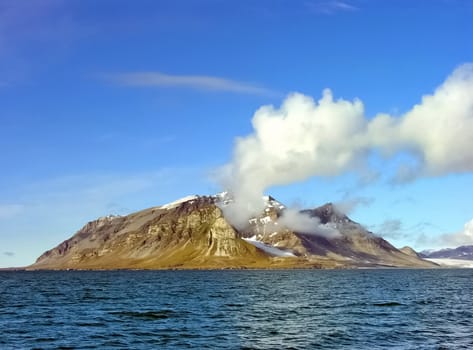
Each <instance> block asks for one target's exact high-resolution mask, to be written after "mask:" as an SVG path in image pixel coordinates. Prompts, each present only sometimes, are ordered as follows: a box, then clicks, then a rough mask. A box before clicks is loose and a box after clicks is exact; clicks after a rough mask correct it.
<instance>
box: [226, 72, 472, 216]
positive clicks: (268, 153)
mask: <svg viewBox="0 0 473 350" xmlns="http://www.w3.org/2000/svg"><path fill="white" fill-rule="evenodd" d="M252 124H253V129H254V132H253V133H252V134H250V135H248V136H246V137H241V138H238V139H237V140H236V145H235V149H234V154H233V160H232V162H231V163H230V164H227V165H226V166H225V167H223V168H222V170H221V178H222V184H223V186H224V187H225V188H227V189H230V191H232V192H233V193H234V196H235V203H234V204H233V205H234V207H235V208H234V210H233V211H234V212H238V213H239V214H238V215H239V218H238V220H243V218H244V216H245V215H244V214H243V213H245V214H247V215H246V216H251V215H254V214H255V213H257V212H258V211H259V210H261V209H262V206H263V203H262V201H261V197H262V195H263V193H264V191H265V190H266V189H267V188H269V187H271V186H275V185H285V184H290V183H294V182H297V181H303V180H306V179H308V178H310V177H313V176H337V175H340V174H343V173H345V172H347V171H357V172H360V173H361V174H366V173H368V174H369V173H372V172H373V169H369V168H368V162H367V156H368V155H369V154H370V152H372V151H377V152H379V153H380V154H382V155H383V156H384V157H385V158H390V157H392V156H395V155H398V154H407V155H408V157H407V158H409V157H410V158H415V159H416V160H417V161H416V162H414V163H412V161H410V162H407V163H401V165H400V166H401V168H400V170H399V171H398V175H397V176H398V178H400V176H401V175H402V176H403V177H404V179H406V178H409V179H415V178H416V177H420V176H439V175H444V174H449V173H462V172H472V171H473V147H471V142H472V137H473V136H472V135H473V64H466V65H463V66H461V67H459V68H458V69H457V70H455V71H454V72H453V74H452V75H451V76H450V77H449V78H448V79H447V80H446V81H445V82H444V83H443V84H442V85H441V86H440V87H439V88H437V89H436V90H435V92H434V93H433V94H432V95H426V96H424V97H423V98H422V101H421V103H419V104H418V105H416V106H414V107H413V108H412V109H411V110H410V111H408V112H407V113H406V114H404V115H403V116H400V117H394V116H390V115H388V114H379V115H377V116H376V117H375V118H373V119H371V120H370V119H368V118H367V117H366V116H365V114H364V106H363V103H362V102H361V101H360V100H354V101H347V100H343V99H338V100H334V98H333V96H332V93H331V91H330V90H328V89H327V90H325V91H324V92H323V95H322V98H321V99H320V100H319V101H314V99H313V98H311V97H309V96H305V95H302V94H299V93H293V94H290V95H289V96H288V97H287V98H286V99H285V101H284V102H283V103H282V105H281V106H280V107H279V108H275V107H274V106H263V107H261V108H259V109H258V110H257V111H256V112H255V114H254V116H253V119H252ZM412 164H414V166H413V165H412Z"/></svg>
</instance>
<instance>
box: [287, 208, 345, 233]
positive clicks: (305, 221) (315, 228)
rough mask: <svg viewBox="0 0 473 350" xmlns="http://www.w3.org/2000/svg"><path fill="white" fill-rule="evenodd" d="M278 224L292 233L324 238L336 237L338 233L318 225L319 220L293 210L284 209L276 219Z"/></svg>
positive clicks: (331, 228)
mask: <svg viewBox="0 0 473 350" xmlns="http://www.w3.org/2000/svg"><path fill="white" fill-rule="evenodd" d="M278 223H279V224H280V225H282V226H284V227H286V228H288V229H290V230H292V231H296V232H301V233H308V234H313V235H317V236H324V237H336V236H339V235H340V232H339V231H338V230H337V229H335V228H333V227H330V226H327V225H323V224H321V223H320V220H319V218H317V217H311V216H309V215H308V214H305V213H301V212H300V211H298V210H295V209H286V210H285V211H284V212H283V214H282V216H281V217H280V218H279V219H278Z"/></svg>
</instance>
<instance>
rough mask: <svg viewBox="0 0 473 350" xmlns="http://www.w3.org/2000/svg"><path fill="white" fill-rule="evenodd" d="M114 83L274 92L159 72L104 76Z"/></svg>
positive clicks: (233, 82) (205, 77) (221, 80)
mask: <svg viewBox="0 0 473 350" xmlns="http://www.w3.org/2000/svg"><path fill="white" fill-rule="evenodd" d="M106 78H107V79H108V80H110V81H112V82H114V83H117V84H119V85H124V86H141V87H184V88H191V89H195V90H212V91H224V92H232V93H241V94H252V95H274V94H275V92H274V91H272V90H270V89H267V88H265V87H262V86H258V85H256V84H253V83H248V82H241V81H236V80H231V79H226V78H221V77H215V76H208V75H171V74H164V73H161V72H131V73H117V74H109V75H106Z"/></svg>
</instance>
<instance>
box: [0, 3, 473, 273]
mask: <svg viewBox="0 0 473 350" xmlns="http://www.w3.org/2000/svg"><path fill="white" fill-rule="evenodd" d="M471 18H473V3H472V2H470V1H468V0H428V1H427V0H425V1H422V0H417V1H407V0H406V1H404V0H392V1H390V0H386V1H377V0H376V1H375V0H346V1H345V0H344V1H334V0H327V1H319V0H305V1H283V0H272V1H269V0H268V1H264V0H259V1H217V0H202V1H190V0H189V1H135V2H130V1H117V0H114V1H105V0H103V1H91V0H90V1H89V0H80V1H79V0H70V1H61V0H40V1H33V2H27V1H15V0H1V1H0V123H1V124H0V125H1V126H0V147H1V149H2V151H1V152H0V164H2V167H1V169H2V171H1V172H0V267H5V266H21V265H26V264H30V263H32V262H34V260H35V259H36V258H37V257H38V256H39V255H40V254H41V253H42V252H43V251H45V250H46V249H49V248H52V247H53V246H55V245H57V244H58V243H60V242H61V241H63V240H65V239H67V238H68V237H70V236H71V235H72V234H73V233H74V232H75V231H77V230H78V229H79V228H80V227H81V226H83V224H85V223H86V222H87V221H89V220H92V219H95V218H97V217H99V216H103V215H107V214H109V213H115V214H127V213H130V212H132V211H135V210H138V209H142V208H146V207H149V206H155V205H160V204H163V203H166V202H169V201H172V200H174V199H176V198H179V197H183V196H186V195H188V194H212V193H214V192H216V191H219V190H220V188H219V185H218V184H217V183H215V181H213V180H212V178H213V175H212V174H214V172H215V169H216V168H219V167H220V166H222V165H223V164H226V163H228V162H230V161H231V159H232V154H233V148H234V145H235V139H236V137H244V136H246V135H249V134H252V133H253V128H252V123H251V120H252V117H253V114H254V113H255V111H256V110H257V109H258V108H259V107H260V106H262V105H270V104H272V105H274V106H276V108H277V107H278V106H280V105H281V103H282V102H283V100H284V99H285V98H286V96H287V95H288V94H289V93H291V92H299V93H302V94H304V95H306V96H311V97H312V98H313V99H315V100H319V99H320V97H321V95H322V91H323V89H325V88H330V89H331V90H332V93H333V95H334V98H335V99H339V98H343V99H345V100H348V101H352V100H354V99H360V100H361V101H363V104H364V109H365V115H366V118H367V120H370V119H371V118H374V117H375V116H376V115H377V114H378V113H388V114H390V115H392V116H402V115H403V114H404V113H406V112H407V111H409V110H411V109H412V107H413V106H414V105H415V104H418V103H420V102H421V100H422V96H424V95H426V94H433V93H434V91H435V89H436V88H437V87H439V86H440V85H441V84H443V82H444V81H445V80H446V79H447V77H448V76H450V75H451V74H452V72H453V71H454V70H455V69H457V68H458V67H460V66H461V65H462V64H465V63H470V62H473V41H472V40H471V38H472V37H473V25H472V24H471ZM467 96H471V94H470V95H467ZM470 117H472V116H471V112H470ZM472 118H473V117H472ZM425 128H427V129H428V128H429V125H425ZM419 132H420V133H422V132H423V131H422V130H419ZM472 140H473V134H472ZM440 142H441V140H440ZM400 158H402V154H401V155H398V156H397V158H396V157H394V158H391V159H390V160H389V161H384V160H380V159H379V157H377V156H372V157H370V158H369V161H370V162H373V163H374V164H375V166H374V168H375V169H376V171H377V176H376V178H373V179H370V180H369V181H362V180H360V176H359V174H357V173H356V172H352V171H346V172H343V173H340V174H337V176H314V177H311V178H309V179H306V180H304V181H297V182H296V183H293V184H286V185H284V186H271V187H270V188H268V189H266V192H267V193H271V194H272V195H274V196H276V197H277V198H278V199H280V200H281V201H283V202H286V203H288V204H294V203H295V204H299V205H304V206H316V205H321V204H323V203H325V202H328V201H332V202H338V203H344V204H346V205H349V207H350V216H351V217H352V218H353V219H355V220H356V221H359V222H361V223H363V224H365V225H367V226H368V227H369V228H370V229H372V230H373V231H374V232H377V233H379V234H382V235H383V236H385V237H386V238H387V239H388V240H390V241H391V242H392V243H394V244H395V245H397V246H402V245H404V244H409V245H411V246H414V247H416V248H418V249H422V248H429V247H435V246H446V245H448V241H446V239H444V238H445V237H447V238H448V237H457V236H455V235H459V234H461V233H462V232H463V230H464V224H466V223H467V222H469V221H470V220H472V219H473V210H472V208H473V206H472V204H473V200H472V198H473V196H472V194H473V193H472V188H473V175H472V172H471V171H470V169H471V167H468V166H466V167H464V168H462V169H461V171H458V169H457V170H456V171H455V170H454V171H448V172H443V173H439V174H430V175H428V176H427V175H426V176H418V177H416V178H415V179H413V180H412V181H409V182H403V183H393V181H391V180H392V175H393V173H394V172H395V170H393V169H394V168H395V167H396V164H397V163H396V162H398V161H399V159H400ZM466 159H469V158H466ZM472 234H473V233H472ZM464 236H465V235H464ZM465 237H466V236H465ZM465 237H463V238H465ZM467 238H468V237H466V238H465V239H467ZM455 242H457V241H455ZM452 243H453V241H452Z"/></svg>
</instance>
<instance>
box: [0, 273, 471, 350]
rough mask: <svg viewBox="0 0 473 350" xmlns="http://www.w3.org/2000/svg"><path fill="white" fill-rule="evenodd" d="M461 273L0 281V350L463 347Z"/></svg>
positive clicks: (464, 280)
mask: <svg viewBox="0 0 473 350" xmlns="http://www.w3.org/2000/svg"><path fill="white" fill-rule="evenodd" d="M472 282H473V269H443V270H442V269H430V270H417V269H414V270H402V269H401V270H399V269H367V270H213V271H96V272H94V271H62V272H59V271H5V272H0V349H370V350H375V349H473V283H472Z"/></svg>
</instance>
